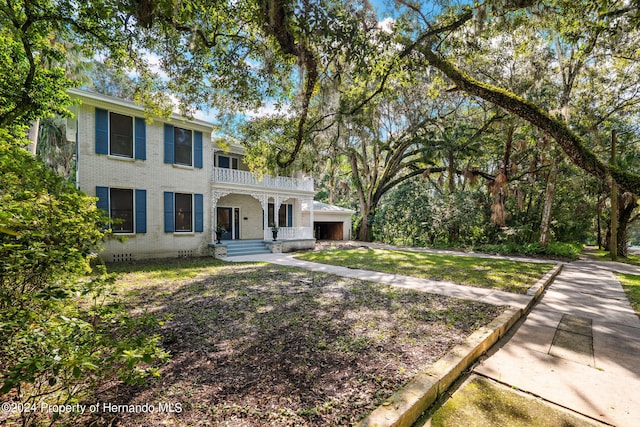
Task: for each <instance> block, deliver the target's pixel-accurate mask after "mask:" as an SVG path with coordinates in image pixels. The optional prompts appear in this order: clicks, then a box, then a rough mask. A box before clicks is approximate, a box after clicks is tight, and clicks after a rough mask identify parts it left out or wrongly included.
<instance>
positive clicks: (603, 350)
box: [474, 261, 640, 427]
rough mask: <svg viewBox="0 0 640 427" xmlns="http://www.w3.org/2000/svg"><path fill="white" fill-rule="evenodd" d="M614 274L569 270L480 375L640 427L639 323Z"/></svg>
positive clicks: (603, 266) (590, 265)
mask: <svg viewBox="0 0 640 427" xmlns="http://www.w3.org/2000/svg"><path fill="white" fill-rule="evenodd" d="M612 270H613V271H624V272H627V273H632V274H640V268H637V267H631V266H628V265H624V264H618V263H605V262H592V261H577V262H574V263H571V264H570V265H567V266H565V267H564V269H563V271H562V272H561V273H560V274H559V275H558V276H557V277H556V279H555V281H554V282H553V283H552V284H551V285H550V287H549V288H548V289H547V291H546V292H545V293H544V294H543V296H542V298H541V299H540V300H539V301H538V303H537V304H536V305H535V306H534V307H533V309H532V310H531V312H530V313H529V314H528V315H527V316H526V317H525V318H524V319H523V320H521V322H520V323H519V324H518V325H516V327H514V328H513V329H512V330H511V331H510V333H509V334H507V335H506V336H505V337H504V338H503V339H502V340H501V341H500V342H498V343H497V344H496V345H495V346H494V348H493V349H492V350H490V351H489V352H488V353H487V355H486V356H485V357H484V358H483V360H482V361H481V362H480V363H479V364H478V365H477V366H476V367H475V368H474V372H476V373H478V374H480V375H483V376H486V377H489V378H492V379H494V380H496V381H499V382H501V383H505V384H508V385H510V386H513V387H517V388H518V389H520V390H523V391H525V392H528V393H531V394H533V395H536V396H539V397H541V398H543V399H544V400H547V401H550V402H553V403H555V404H557V405H560V406H563V407H565V408H568V409H570V410H572V411H575V412H578V413H580V414H583V415H586V416H588V417H590V418H593V419H595V420H599V421H601V422H604V423H607V424H611V425H615V426H618V427H636V426H639V425H640V319H638V316H637V315H636V314H635V312H634V311H633V309H632V308H631V306H630V304H629V302H628V300H627V297H626V295H625V294H624V291H623V290H622V287H621V285H620V283H619V282H618V281H617V280H616V278H615V276H614V275H613V273H612Z"/></svg>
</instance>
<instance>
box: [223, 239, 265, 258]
mask: <svg viewBox="0 0 640 427" xmlns="http://www.w3.org/2000/svg"><path fill="white" fill-rule="evenodd" d="M224 243H225V244H226V245H227V256H238V255H253V254H268V253H271V251H270V250H269V249H267V247H266V246H265V245H264V242H263V241H262V240H225V241H224Z"/></svg>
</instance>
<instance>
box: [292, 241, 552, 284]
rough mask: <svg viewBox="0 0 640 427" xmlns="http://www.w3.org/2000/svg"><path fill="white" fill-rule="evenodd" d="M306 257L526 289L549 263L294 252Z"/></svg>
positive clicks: (387, 252) (379, 251) (376, 251)
mask: <svg viewBox="0 0 640 427" xmlns="http://www.w3.org/2000/svg"><path fill="white" fill-rule="evenodd" d="M298 257H299V258H302V259H304V260H307V261H312V262H319V263H323V264H332V265H339V266H343V267H349V268H361V269H366V270H373V271H380V272H386V273H397V274H403V275H406V276H414V277H420V278H425V279H432V280H444V281H451V282H455V283H459V284H462V285H469V286H477V287H483V288H494V289H500V290H504V291H507V292H514V293H521V294H523V293H526V291H527V289H528V288H529V287H531V286H533V285H534V284H535V283H536V282H537V280H538V279H540V278H541V277H542V276H543V275H544V274H545V273H546V272H547V271H549V270H550V269H551V268H552V267H553V264H547V263H528V262H520V261H512V260H498V259H493V258H478V257H470V256H461V255H448V254H434V253H427V252H413V251H405V250H387V249H364V248H358V249H334V250H328V251H320V252H309V253H306V254H301V255H299V256H298Z"/></svg>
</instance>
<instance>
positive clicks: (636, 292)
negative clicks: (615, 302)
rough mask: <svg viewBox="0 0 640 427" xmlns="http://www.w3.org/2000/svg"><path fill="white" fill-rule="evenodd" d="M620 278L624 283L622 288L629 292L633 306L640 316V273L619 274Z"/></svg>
mask: <svg viewBox="0 0 640 427" xmlns="http://www.w3.org/2000/svg"><path fill="white" fill-rule="evenodd" d="M616 276H617V277H618V280H620V283H621V284H622V289H624V292H625V293H626V294H627V298H629V302H630V303H631V306H632V307H633V309H634V310H635V312H636V314H637V315H638V317H640V275H637V274H617V275H616Z"/></svg>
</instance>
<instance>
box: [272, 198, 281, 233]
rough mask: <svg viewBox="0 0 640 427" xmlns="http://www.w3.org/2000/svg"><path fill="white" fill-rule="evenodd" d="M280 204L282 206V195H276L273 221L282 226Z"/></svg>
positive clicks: (277, 225)
mask: <svg viewBox="0 0 640 427" xmlns="http://www.w3.org/2000/svg"><path fill="white" fill-rule="evenodd" d="M280 206H282V199H281V198H280V196H274V197H273V223H274V224H275V225H276V227H280V224H279V222H280V220H279V218H280V215H279V213H280Z"/></svg>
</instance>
